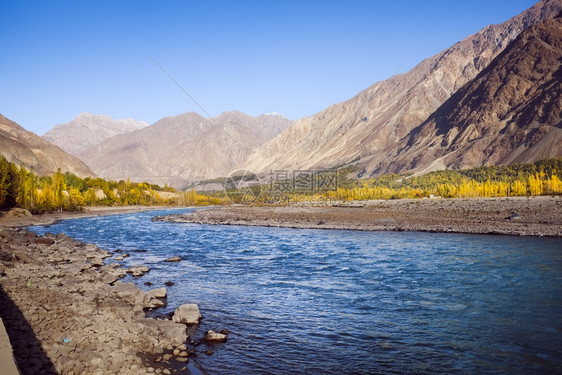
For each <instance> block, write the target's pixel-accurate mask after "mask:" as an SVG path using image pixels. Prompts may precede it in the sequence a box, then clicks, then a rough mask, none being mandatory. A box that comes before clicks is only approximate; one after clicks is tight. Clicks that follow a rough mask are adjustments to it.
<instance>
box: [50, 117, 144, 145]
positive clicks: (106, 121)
mask: <svg viewBox="0 0 562 375" xmlns="http://www.w3.org/2000/svg"><path fill="white" fill-rule="evenodd" d="M146 126H148V123H146V122H144V121H137V120H134V119H117V120H114V119H113V118H111V117H110V116H108V115H100V114H92V113H88V112H82V113H80V114H79V115H78V116H76V117H75V118H74V119H73V120H72V121H70V122H68V123H66V124H60V125H56V126H55V127H53V128H52V129H51V130H49V131H48V132H47V133H45V134H44V135H43V138H45V139H46V140H48V141H49V142H52V143H54V144H56V145H57V146H59V147H60V148H62V149H63V150H65V151H67V152H69V153H71V154H73V155H77V154H79V153H80V152H82V151H84V150H85V149H87V148H89V147H92V146H94V145H96V144H99V143H101V142H103V141H104V140H106V139H108V138H110V137H113V136H116V135H118V134H123V133H127V132H132V131H135V130H139V129H142V128H144V127H146Z"/></svg>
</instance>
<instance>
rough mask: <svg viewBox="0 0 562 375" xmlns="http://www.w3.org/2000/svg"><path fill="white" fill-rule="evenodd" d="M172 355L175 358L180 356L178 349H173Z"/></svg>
mask: <svg viewBox="0 0 562 375" xmlns="http://www.w3.org/2000/svg"><path fill="white" fill-rule="evenodd" d="M172 354H173V355H174V356H176V357H177V356H178V355H179V354H180V350H179V349H174V351H173V352H172Z"/></svg>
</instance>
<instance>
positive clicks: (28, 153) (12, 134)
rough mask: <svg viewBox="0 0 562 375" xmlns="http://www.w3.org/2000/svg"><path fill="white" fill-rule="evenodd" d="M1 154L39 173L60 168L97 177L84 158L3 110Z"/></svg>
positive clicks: (0, 126)
mask: <svg viewBox="0 0 562 375" xmlns="http://www.w3.org/2000/svg"><path fill="white" fill-rule="evenodd" d="M0 154H1V155H2V156H4V157H5V158H6V159H7V160H8V161H10V162H13V163H15V164H17V165H19V166H24V167H25V168H27V169H29V170H31V169H32V170H33V171H34V172H35V173H37V174H39V175H51V174H54V173H55V172H56V171H57V169H59V168H60V169H61V171H62V172H71V173H74V174H75V175H77V176H79V177H88V176H94V177H95V173H94V172H93V171H92V170H91V169H90V168H89V167H88V166H87V165H86V164H84V163H83V162H82V161H81V160H79V159H78V158H76V157H75V156H72V155H70V154H68V153H67V152H65V151H64V150H62V149H61V148H59V147H57V146H55V145H53V144H51V143H50V142H48V141H47V140H45V139H43V138H41V137H39V136H38V135H37V134H35V133H33V132H30V131H28V130H25V129H24V128H23V127H21V126H20V125H18V124H17V123H16V122H14V121H12V120H10V119H8V118H6V117H4V116H3V115H1V114H0Z"/></svg>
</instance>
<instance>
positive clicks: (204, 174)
mask: <svg viewBox="0 0 562 375" xmlns="http://www.w3.org/2000/svg"><path fill="white" fill-rule="evenodd" d="M290 123H291V121H290V120H287V119H285V118H284V117H282V116H277V115H274V116H272V115H260V116H256V117H252V116H249V115H246V114H244V113H242V112H239V111H230V112H225V113H222V114H220V115H218V116H216V117H213V118H211V119H206V118H204V117H202V116H201V115H199V114H197V113H195V112H187V113H183V114H180V115H177V116H168V117H164V118H162V119H160V120H159V121H157V122H155V123H154V124H152V125H150V126H148V127H146V128H143V129H140V130H137V131H134V132H131V133H127V134H121V135H117V136H115V137H112V138H109V139H107V140H105V141H104V142H102V143H101V144H99V145H96V146H93V147H90V148H89V149H87V150H85V151H84V152H82V153H80V154H79V157H80V158H81V159H82V160H83V161H84V162H86V164H88V165H90V166H91V167H92V169H93V170H94V171H96V173H98V174H99V175H100V176H102V177H106V178H110V179H125V178H128V177H129V178H131V179H133V180H139V181H147V182H151V183H157V184H160V185H164V184H168V185H170V186H174V187H182V186H185V185H187V184H189V183H190V182H193V181H197V180H203V179H208V178H215V177H221V176H224V175H227V174H228V173H229V172H230V171H231V170H232V169H233V168H234V167H235V166H236V164H238V163H240V162H241V161H242V160H243V159H245V158H246V157H247V156H248V155H249V154H250V153H251V152H252V151H253V150H254V149H255V148H256V147H257V146H258V145H261V144H263V143H264V142H265V141H267V140H268V139H270V138H271V137H273V136H274V135H276V134H278V133H279V132H280V131H281V130H282V129H284V128H286V127H287V126H289V124H290Z"/></svg>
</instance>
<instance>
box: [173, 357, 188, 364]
mask: <svg viewBox="0 0 562 375" xmlns="http://www.w3.org/2000/svg"><path fill="white" fill-rule="evenodd" d="M176 361H178V362H183V363H186V362H187V361H189V359H187V358H185V357H176Z"/></svg>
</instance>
